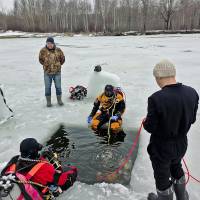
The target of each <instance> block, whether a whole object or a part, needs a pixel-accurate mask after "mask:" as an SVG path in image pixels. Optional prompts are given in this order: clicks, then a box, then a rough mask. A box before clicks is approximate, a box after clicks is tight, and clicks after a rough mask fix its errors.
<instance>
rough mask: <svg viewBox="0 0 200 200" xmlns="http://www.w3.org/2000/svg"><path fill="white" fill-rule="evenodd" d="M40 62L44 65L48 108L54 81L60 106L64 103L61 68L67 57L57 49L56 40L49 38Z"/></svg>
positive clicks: (41, 52)
mask: <svg viewBox="0 0 200 200" xmlns="http://www.w3.org/2000/svg"><path fill="white" fill-rule="evenodd" d="M39 62H40V63H41V64H42V65H43V69H44V84H45V96H46V100H47V107H51V106H52V104H51V85H52V81H54V83H55V88H56V96H57V101H58V104H59V105H60V106H62V105H63V102H62V98H61V97H62V89H61V67H62V65H63V64H64V62H65V56H64V54H63V52H62V50H61V49H60V48H58V47H56V45H55V43H54V39H53V38H52V37H48V38H47V40H46V46H45V47H44V48H42V49H41V50H40V54H39Z"/></svg>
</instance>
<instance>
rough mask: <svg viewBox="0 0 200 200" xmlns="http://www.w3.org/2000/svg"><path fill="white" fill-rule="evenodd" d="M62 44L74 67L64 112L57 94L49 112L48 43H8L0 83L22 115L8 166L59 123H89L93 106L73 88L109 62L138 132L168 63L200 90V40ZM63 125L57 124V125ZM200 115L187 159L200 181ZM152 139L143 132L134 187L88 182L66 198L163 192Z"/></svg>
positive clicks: (3, 129)
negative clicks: (42, 58) (161, 65)
mask: <svg viewBox="0 0 200 200" xmlns="http://www.w3.org/2000/svg"><path fill="white" fill-rule="evenodd" d="M55 41H56V42H57V43H59V44H61V45H64V46H61V48H62V49H63V51H64V53H65V55H66V64H65V65H64V66H63V71H62V86H63V100H64V102H65V106H64V107H58V106H57V105H56V98H55V90H54V88H52V92H53V104H54V106H53V107H52V108H46V107H45V98H44V85H43V71H42V67H41V66H40V64H39V63H38V53H39V50H40V48H41V47H43V46H44V44H45V38H44V39H41V38H27V39H12V40H10V39H4V40H0V46H1V48H0V72H1V73H0V83H1V84H3V85H4V92H5V96H6V99H7V101H8V105H10V106H11V108H13V109H14V111H15V117H14V118H13V119H11V120H9V121H8V122H6V123H4V124H2V125H1V126H0V166H1V167H3V166H4V165H5V164H6V162H7V161H8V160H9V159H10V158H11V156H13V155H15V154H16V153H18V151H19V150H18V149H19V143H20V141H21V140H22V139H23V138H25V137H30V136H31V137H36V138H37V139H38V140H40V141H41V142H43V141H46V139H47V138H49V137H50V135H51V134H52V133H53V131H54V129H55V127H56V126H58V123H61V122H65V123H71V124H72V125H73V124H80V125H85V126H87V124H86V117H87V116H88V114H89V113H90V111H91V109H92V106H93V102H92V101H89V100H88V99H85V100H84V101H81V102H79V101H70V100H69V99H68V96H69V92H68V89H69V87H70V86H74V85H78V84H81V85H86V84H87V83H88V80H89V78H90V73H89V72H91V66H94V65H96V64H98V63H107V65H105V66H103V69H104V70H105V71H108V72H110V73H114V74H117V75H118V76H119V77H120V79H121V82H122V85H123V89H124V90H125V93H126V97H127V109H126V113H125V116H124V117H125V119H124V125H127V126H129V127H133V128H138V127H139V125H140V122H141V120H142V118H143V117H144V116H145V115H146V107H147V98H148V96H149V95H151V94H152V93H153V92H155V91H156V90H158V87H157V85H156V83H155V81H154V79H153V76H152V68H153V65H154V64H155V63H157V62H158V61H160V60H161V59H163V58H167V59H170V60H171V61H172V62H174V63H175V64H176V66H177V74H178V77H177V79H178V81H180V82H183V83H185V84H188V85H190V86H193V87H194V88H195V89H196V90H197V91H198V92H199V91H200V79H199V74H200V60H199V55H200V48H199V46H200V35H198V34H197V35H173V37H172V36H171V35H170V36H167V35H164V36H162V35H160V36H159V35H158V36H153V37H152V36H147V37H144V36H136V37H74V38H71V37H70V38H68V37H67V38H63V37H58V38H55ZM56 128H57V127H56ZM199 130H200V117H199V111H198V116H197V122H196V123H195V124H194V125H193V126H192V128H191V130H190V132H189V134H188V136H189V137H188V138H189V146H188V151H187V155H186V161H187V164H188V167H189V169H190V170H191V173H192V174H193V175H194V176H195V177H200V170H199V169H200V162H199V142H200V134H199ZM148 140H149V134H148V133H146V132H145V131H143V132H142V135H141V140H140V149H139V153H138V159H137V161H136V164H135V166H134V169H133V171H132V180H131V185H130V188H125V187H124V186H122V185H118V184H114V185H112V184H110V185H109V184H104V183H102V184H96V185H86V184H83V183H80V182H77V183H76V184H75V186H74V187H73V188H71V189H70V190H69V191H68V192H66V193H64V194H63V195H62V197H61V199H63V200H69V199H72V200H86V199H88V200H145V199H146V196H147V193H148V192H151V191H152V190H155V186H154V179H153V172H152V168H151V163H150V160H149V158H148V155H147V152H146V147H147V144H148ZM188 190H189V193H190V195H191V199H192V200H199V198H200V186H199V184H197V183H195V182H194V181H192V180H191V181H190V183H189V184H188Z"/></svg>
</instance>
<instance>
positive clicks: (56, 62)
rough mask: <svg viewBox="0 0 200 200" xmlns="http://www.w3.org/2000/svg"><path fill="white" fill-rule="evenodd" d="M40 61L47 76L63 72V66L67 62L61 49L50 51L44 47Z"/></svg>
mask: <svg viewBox="0 0 200 200" xmlns="http://www.w3.org/2000/svg"><path fill="white" fill-rule="evenodd" d="M39 61H40V63H41V64H42V65H43V69H44V71H45V72H46V73H47V74H56V73H58V72H60V71H61V66H62V65H63V64H64V62H65V56H64V54H63V52H62V50H61V49H60V48H57V47H55V49H52V50H49V49H48V48H47V47H44V48H42V49H41V50H40V54H39Z"/></svg>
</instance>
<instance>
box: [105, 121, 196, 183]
mask: <svg viewBox="0 0 200 200" xmlns="http://www.w3.org/2000/svg"><path fill="white" fill-rule="evenodd" d="M143 122H144V120H142V123H141V125H140V128H139V130H138V133H137V135H136V138H135V140H134V142H133V145H132V147H131V149H130V151H129V153H128V154H127V156H126V159H125V160H124V162H123V163H122V164H121V165H120V166H119V167H118V168H117V169H116V170H115V171H114V172H112V173H111V174H109V175H114V174H117V173H119V171H120V170H121V169H123V168H124V166H125V165H126V163H127V162H128V161H129V159H130V157H131V155H132V153H133V151H134V150H135V148H136V146H137V144H138V141H139V137H140V134H141V132H142V127H143ZM183 163H184V165H185V168H186V172H185V174H187V176H188V177H187V181H186V183H185V184H188V183H189V181H190V178H192V179H193V180H194V181H196V182H197V183H200V180H198V179H197V178H195V177H194V176H192V175H191V174H190V171H189V168H188V166H187V164H186V161H185V159H183ZM104 178H106V177H104V176H101V179H104Z"/></svg>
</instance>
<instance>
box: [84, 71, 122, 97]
mask: <svg viewBox="0 0 200 200" xmlns="http://www.w3.org/2000/svg"><path fill="white" fill-rule="evenodd" d="M108 84H109V85H113V86H114V87H121V84H120V78H119V76H117V75H116V74H113V73H109V72H105V71H101V72H95V71H94V72H93V73H92V74H91V77H90V79H89V83H88V93H87V97H88V98H92V99H95V98H96V97H97V96H98V95H100V94H101V93H102V92H103V91H104V88H105V86H106V85H108Z"/></svg>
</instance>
